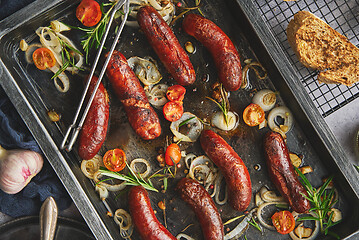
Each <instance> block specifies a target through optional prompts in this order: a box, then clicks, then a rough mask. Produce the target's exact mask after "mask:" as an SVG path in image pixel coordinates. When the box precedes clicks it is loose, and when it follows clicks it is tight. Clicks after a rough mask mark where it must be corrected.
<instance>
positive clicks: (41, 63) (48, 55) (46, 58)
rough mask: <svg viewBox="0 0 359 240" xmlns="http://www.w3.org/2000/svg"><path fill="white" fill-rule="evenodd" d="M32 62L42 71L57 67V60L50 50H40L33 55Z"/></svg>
mask: <svg viewBox="0 0 359 240" xmlns="http://www.w3.org/2000/svg"><path fill="white" fill-rule="evenodd" d="M32 60H33V61H34V63H35V66H36V67H37V68H38V69H40V70H45V69H46V68H51V67H53V66H55V63H56V59H55V56H54V54H53V53H52V52H51V50H50V49H48V48H44V47H42V48H38V49H36V50H35V51H34V52H33V53H32Z"/></svg>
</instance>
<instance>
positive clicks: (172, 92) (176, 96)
mask: <svg viewBox="0 0 359 240" xmlns="http://www.w3.org/2000/svg"><path fill="white" fill-rule="evenodd" d="M185 94H186V89H185V88H184V87H182V86H181V85H173V86H171V87H169V88H168V89H167V92H166V96H167V99H168V100H170V101H183V99H184V95H185Z"/></svg>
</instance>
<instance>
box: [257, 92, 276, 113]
mask: <svg viewBox="0 0 359 240" xmlns="http://www.w3.org/2000/svg"><path fill="white" fill-rule="evenodd" d="M276 100H277V98H276V95H275V93H274V92H273V91H271V90H269V89H262V90H260V91H258V92H257V93H256V94H255V95H254V97H253V99H252V102H253V103H255V104H258V105H259V106H260V107H261V108H262V109H263V111H265V112H266V111H269V110H271V109H272V108H273V107H274V105H275V103H276Z"/></svg>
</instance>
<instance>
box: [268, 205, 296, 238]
mask: <svg viewBox="0 0 359 240" xmlns="http://www.w3.org/2000/svg"><path fill="white" fill-rule="evenodd" d="M288 221H289V223H290V225H289V227H288ZM272 222H273V225H274V227H275V228H276V229H277V231H278V232H279V233H280V234H288V233H290V232H291V231H293V230H294V227H295V219H294V217H293V215H292V213H291V212H289V211H287V210H285V211H280V212H276V213H275V214H273V216H272ZM276 223H277V224H276ZM278 224H279V226H278Z"/></svg>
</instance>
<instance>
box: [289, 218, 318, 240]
mask: <svg viewBox="0 0 359 240" xmlns="http://www.w3.org/2000/svg"><path fill="white" fill-rule="evenodd" d="M292 214H293V217H294V219H297V217H298V216H300V215H301V214H300V213H297V212H292ZM308 214H309V215H312V216H313V217H317V216H315V214H314V213H313V212H309V213H308ZM319 230H320V226H319V221H315V227H314V230H313V232H312V235H311V236H310V237H308V238H299V237H298V236H297V235H296V234H295V233H294V231H291V232H290V233H289V236H290V237H291V238H292V239H293V240H314V239H315V238H316V237H317V236H318V234H319Z"/></svg>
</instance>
